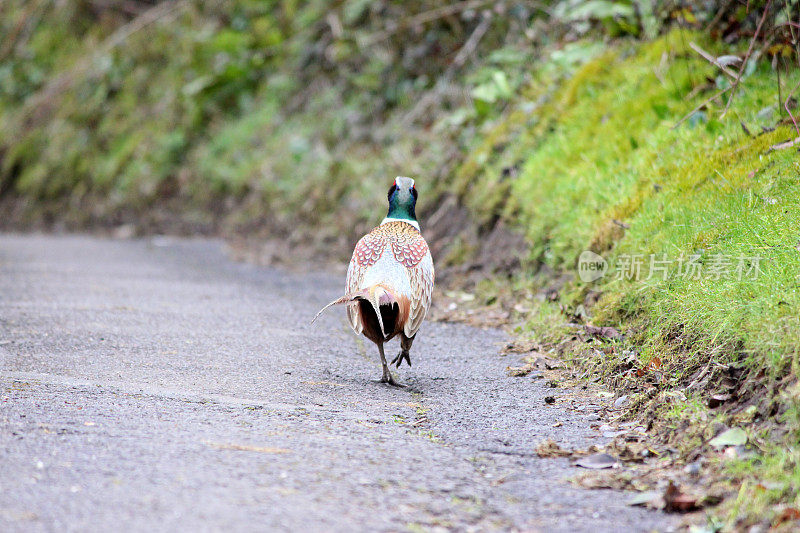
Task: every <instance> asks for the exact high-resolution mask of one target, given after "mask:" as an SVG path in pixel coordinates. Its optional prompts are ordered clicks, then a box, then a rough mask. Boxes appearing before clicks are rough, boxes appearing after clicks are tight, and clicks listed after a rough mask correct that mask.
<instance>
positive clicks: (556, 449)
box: [536, 439, 572, 457]
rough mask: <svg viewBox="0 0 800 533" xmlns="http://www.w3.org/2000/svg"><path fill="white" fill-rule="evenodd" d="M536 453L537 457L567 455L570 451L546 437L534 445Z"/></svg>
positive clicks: (570, 453)
mask: <svg viewBox="0 0 800 533" xmlns="http://www.w3.org/2000/svg"><path fill="white" fill-rule="evenodd" d="M536 455H538V456H539V457H569V456H570V455H572V452H571V451H569V450H565V449H564V448H562V447H561V446H559V445H558V443H557V442H556V441H554V440H552V439H547V440H545V441H542V442H540V443H539V445H538V446H537V447H536Z"/></svg>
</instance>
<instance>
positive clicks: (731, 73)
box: [689, 42, 736, 79]
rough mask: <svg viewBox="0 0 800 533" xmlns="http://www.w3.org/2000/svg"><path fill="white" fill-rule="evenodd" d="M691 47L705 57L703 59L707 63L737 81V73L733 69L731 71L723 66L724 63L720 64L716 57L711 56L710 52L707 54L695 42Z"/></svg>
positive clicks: (690, 44)
mask: <svg viewBox="0 0 800 533" xmlns="http://www.w3.org/2000/svg"><path fill="white" fill-rule="evenodd" d="M689 46H690V47H691V49H692V50H694V51H695V52H697V53H698V54H700V55H701V56H702V57H703V59H705V60H706V61H708V62H709V63H711V64H712V65H715V66H716V67H718V68H719V69H720V70H721V71H722V72H724V73H725V74H727V75H728V76H730V77H731V78H733V79H736V73H735V72H734V71H732V70H731V69H729V68H728V67H726V66H725V65H723V64H722V63H720V62H719V60H717V58H716V57H714V56H712V55H711V54H709V53H708V52H706V51H705V50H703V49H702V48H700V47H699V46H698V45H696V44H695V43H693V42H690V43H689Z"/></svg>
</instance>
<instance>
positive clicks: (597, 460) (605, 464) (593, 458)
mask: <svg viewBox="0 0 800 533" xmlns="http://www.w3.org/2000/svg"><path fill="white" fill-rule="evenodd" d="M575 466H579V467H581V468H591V469H593V470H599V469H602V468H614V467H616V466H619V461H617V458H616V457H614V456H613V455H609V454H607V453H595V454H592V455H588V456H586V457H584V458H582V459H578V460H577V461H575Z"/></svg>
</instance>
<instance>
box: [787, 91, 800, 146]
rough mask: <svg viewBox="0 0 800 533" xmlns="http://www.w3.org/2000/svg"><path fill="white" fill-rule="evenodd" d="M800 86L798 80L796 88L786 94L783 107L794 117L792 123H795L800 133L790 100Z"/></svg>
mask: <svg viewBox="0 0 800 533" xmlns="http://www.w3.org/2000/svg"><path fill="white" fill-rule="evenodd" d="M798 87H800V82H797V85H795V86H794V89H792V90H791V91H789V94H787V95H786V100H785V101H784V102H783V108H784V109H786V112H787V113H789V118H791V119H792V124H794V130H795V131H796V132H797V134H798V135H800V128H798V127H797V120H795V118H794V115H793V114H792V111H791V110H790V109H789V101H790V100H791V99H792V95H793V94H794V93H795V91H797V88H798Z"/></svg>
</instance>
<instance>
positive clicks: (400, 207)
mask: <svg viewBox="0 0 800 533" xmlns="http://www.w3.org/2000/svg"><path fill="white" fill-rule="evenodd" d="M398 196H400V195H399V194H395V195H394V197H393V198H392V199H391V200H390V201H389V213H388V214H387V215H386V218H392V219H395V220H409V221H412V222H416V221H417V213H416V212H415V210H414V207H415V206H414V204H413V202H412V201H406V202H403V201H401V200H400V199H399V198H398ZM409 200H413V198H410V195H409Z"/></svg>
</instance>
